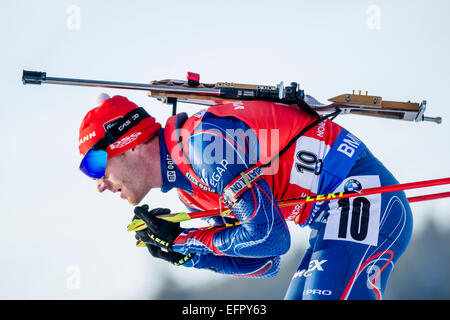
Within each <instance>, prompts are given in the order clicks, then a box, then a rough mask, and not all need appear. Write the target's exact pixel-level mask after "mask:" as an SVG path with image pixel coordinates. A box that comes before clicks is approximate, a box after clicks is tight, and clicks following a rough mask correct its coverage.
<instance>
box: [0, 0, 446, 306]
mask: <svg viewBox="0 0 450 320" xmlns="http://www.w3.org/2000/svg"><path fill="white" fill-rule="evenodd" d="M449 9H450V4H449V2H448V1H444V0H443V1H437V0H435V1H381V0H379V1H339V2H337V1H314V2H312V1H270V2H269V1H226V2H223V1H189V2H186V1H170V2H162V1H127V2H123V1H95V2H94V1H77V0H73V1H72V0H71V1H57V2H55V1H17V0H14V1H12V0H3V1H1V2H0V25H1V27H2V28H0V35H1V37H0V39H1V43H2V45H1V47H2V50H0V61H1V62H0V64H1V71H2V74H1V77H0V81H1V92H2V99H1V101H0V112H1V113H0V121H1V129H0V130H1V136H2V140H3V141H2V146H3V147H2V151H1V157H0V159H1V172H0V179H1V181H2V183H3V185H4V190H3V192H2V193H1V196H0V197H1V201H0V212H1V218H0V219H1V222H0V253H1V254H0V288H1V289H2V290H0V298H1V299H142V298H151V297H152V296H154V294H155V293H156V291H157V290H158V288H159V286H160V285H161V283H162V282H161V281H160V280H161V278H164V277H165V276H169V275H176V279H177V281H178V283H179V285H180V286H185V285H189V284H190V283H193V282H196V283H207V282H208V281H216V280H217V279H222V278H221V277H220V276H218V275H215V274H213V273H211V272H207V271H205V272H197V271H196V270H187V269H186V268H175V267H171V266H168V265H167V263H165V262H155V261H154V260H153V259H152V258H151V257H150V256H149V254H148V253H147V252H146V251H145V249H142V248H135V246H134V244H135V240H134V235H133V234H131V233H127V232H126V226H127V224H128V223H129V221H130V220H131V218H132V207H131V206H130V205H128V203H126V202H124V201H123V200H121V199H120V198H119V197H118V196H117V194H114V195H113V194H106V193H104V194H99V193H97V191H96V188H95V185H94V183H93V182H92V181H91V180H89V179H87V178H86V177H85V176H84V175H83V174H81V172H79V170H78V165H79V161H80V158H79V154H78V150H77V139H78V128H79V125H80V123H81V120H82V118H83V116H84V115H85V113H86V112H87V111H88V110H89V109H91V108H92V107H94V106H95V99H96V97H97V95H98V94H99V93H101V92H106V93H108V94H110V95H114V94H121V95H125V96H127V97H128V98H129V99H130V100H132V101H134V102H136V103H137V104H139V105H141V106H143V107H145V108H146V109H147V111H149V112H150V113H151V114H152V115H154V116H155V117H156V118H157V120H158V121H160V122H161V123H163V124H164V123H165V121H166V119H167V118H168V116H170V114H171V108H170V107H169V106H166V105H163V104H162V103H160V102H158V101H156V100H152V99H150V98H148V97H147V95H146V93H145V92H142V91H123V90H106V89H105V90H100V89H97V88H83V87H70V86H57V85H43V86H31V85H30V86H23V85H22V83H21V74H22V69H27V70H38V71H46V72H47V74H48V76H55V77H56V76H60V77H69V78H72V77H73V78H86V79H99V80H116V81H127V82H143V83H145V82H149V81H151V80H158V79H159V80H160V79H166V78H173V79H184V78H185V75H186V72H187V71H192V72H197V73H200V76H201V78H200V79H201V81H202V82H217V81H227V82H240V83H257V84H272V85H275V84H277V83H279V82H280V81H284V82H285V83H289V82H291V81H296V82H298V83H300V86H301V87H302V88H303V89H304V90H305V92H306V93H307V94H310V95H312V96H314V97H316V98H317V99H319V100H320V101H321V102H323V103H325V102H326V101H327V99H328V98H331V97H334V96H336V95H339V94H343V93H350V92H351V91H352V90H353V89H355V90H363V91H365V90H368V91H369V94H373V95H379V96H382V97H383V99H386V100H398V101H408V100H411V101H415V102H420V101H422V100H427V105H428V108H427V111H426V115H429V116H441V117H442V118H443V122H442V124H440V125H437V124H435V123H430V122H421V123H414V122H402V121H396V120H387V119H375V118H365V117H362V116H351V115H344V116H341V117H339V118H338V119H337V120H336V121H337V122H338V123H339V124H341V125H342V126H344V127H345V128H347V129H348V130H349V131H351V132H352V133H353V134H355V135H356V136H357V137H359V138H360V139H361V140H363V141H364V142H365V143H366V145H367V146H368V147H369V148H370V149H371V150H372V151H373V153H374V154H375V155H376V156H377V157H378V158H379V159H380V160H381V161H382V162H383V163H384V164H385V165H386V166H387V167H388V168H389V169H390V170H391V171H392V172H393V174H394V175H395V176H396V177H397V179H398V180H399V181H400V182H413V181H420V180H428V179H435V178H444V177H449V176H450V169H449V166H448V163H449V160H448V159H449V157H450V148H449V147H448V146H449V143H448V138H449V137H450V122H449V121H450V111H449V110H450V108H449V105H448V97H447V94H448V88H449V85H450V75H449V74H450V73H449V71H450V61H449V57H450V46H449V39H450V32H449V31H450V21H449V19H448V15H449V12H450V10H449ZM179 110H180V111H185V112H188V113H189V114H193V113H194V112H196V111H198V110H199V107H198V106H195V105H183V104H181V105H180V107H179ZM440 191H448V188H447V189H446V188H445V187H443V188H430V189H423V190H418V191H411V192H408V193H407V194H408V195H416V194H426V193H432V192H440ZM145 201H146V203H148V204H149V205H150V206H151V207H161V206H162V207H168V208H170V209H172V211H173V212H176V211H182V210H184V207H183V206H182V205H181V204H180V203H179V202H178V200H177V198H176V196H175V194H174V193H173V192H171V193H169V194H165V195H164V194H162V193H160V192H159V190H153V191H152V192H151V193H150V194H149V195H148V196H147V198H146V199H145ZM449 204H450V199H443V200H436V201H430V202H426V203H425V202H424V203H420V204H412V205H411V206H412V209H413V212H414V217H415V221H416V225H415V230H418V228H420V227H421V226H422V225H423V222H424V221H425V217H428V216H430V215H431V213H430V212H433V217H434V218H435V219H437V221H439V222H440V224H441V225H443V226H448V225H449V221H450V219H449V217H450V214H449V213H448V206H449ZM291 227H292V229H293V232H294V238H296V239H297V240H298V241H297V242H295V241H294V243H295V244H294V246H297V245H299V244H301V243H304V241H305V239H306V237H307V236H308V233H309V231H308V229H299V228H298V227H296V226H294V225H292V226H291ZM300 259H301V257H298V260H299V262H300ZM294 271H295V270H294ZM294 271H293V272H294ZM187 279H190V280H187Z"/></svg>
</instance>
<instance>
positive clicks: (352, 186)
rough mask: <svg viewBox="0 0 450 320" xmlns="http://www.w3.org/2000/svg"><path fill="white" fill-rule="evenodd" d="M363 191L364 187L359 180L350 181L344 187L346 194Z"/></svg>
mask: <svg viewBox="0 0 450 320" xmlns="http://www.w3.org/2000/svg"><path fill="white" fill-rule="evenodd" d="M361 189H362V185H361V183H360V182H359V181H358V180H355V179H350V180H348V181H347V182H346V183H345V185H344V191H345V192H355V191H359V190H361Z"/></svg>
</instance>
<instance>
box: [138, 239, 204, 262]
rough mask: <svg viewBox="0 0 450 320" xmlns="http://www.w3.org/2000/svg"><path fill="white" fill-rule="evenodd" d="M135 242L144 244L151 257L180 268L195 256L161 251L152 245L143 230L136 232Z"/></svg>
mask: <svg viewBox="0 0 450 320" xmlns="http://www.w3.org/2000/svg"><path fill="white" fill-rule="evenodd" d="M136 240H138V243H139V241H142V242H144V243H145V244H146V246H147V249H148V252H150V254H151V255H152V256H153V257H155V258H158V259H163V260H165V261H168V262H170V263H172V264H173V265H175V266H181V265H182V264H185V263H186V262H188V261H189V260H191V259H192V258H193V257H194V255H195V253H189V254H187V255H184V254H181V253H179V252H175V251H169V252H167V251H163V250H162V249H161V248H160V247H158V246H156V245H154V244H152V240H151V239H150V237H149V236H148V234H147V232H145V230H142V231H136Z"/></svg>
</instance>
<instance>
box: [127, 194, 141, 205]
mask: <svg viewBox="0 0 450 320" xmlns="http://www.w3.org/2000/svg"><path fill="white" fill-rule="evenodd" d="M143 198H144V197H140V198H136V197H133V196H127V197H126V199H127V201H128V203H129V204H131V205H132V206H137V205H139V203H141V201H142V199H143Z"/></svg>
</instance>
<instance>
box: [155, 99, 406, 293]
mask: <svg viewBox="0 0 450 320" xmlns="http://www.w3.org/2000/svg"><path fill="white" fill-rule="evenodd" d="M314 120H315V118H314V116H313V115H311V114H309V113H306V112H304V111H303V110H301V109H300V108H298V107H295V106H287V105H282V104H276V103H271V102H264V101H251V102H236V103H229V104H224V105H219V106H213V107H210V108H208V109H206V110H202V111H201V112H199V113H197V114H195V115H193V116H192V117H189V118H188V117H187V115H186V114H179V115H177V116H173V117H171V118H170V119H169V120H168V122H167V124H166V126H165V128H164V129H161V137H162V138H161V139H160V148H161V164H162V165H161V166H162V175H163V186H162V191H163V192H167V191H168V190H170V189H172V188H177V190H178V194H179V196H180V199H181V200H182V201H183V202H184V203H185V204H186V205H187V206H188V207H189V208H190V209H192V210H208V209H215V208H223V209H226V208H225V205H226V202H224V201H223V200H224V199H223V192H224V190H225V188H227V186H229V184H230V183H231V182H232V181H233V180H234V179H235V178H236V177H239V175H240V174H241V173H242V172H245V171H248V170H249V169H251V168H252V167H254V166H261V165H262V164H265V163H268V162H269V161H270V160H272V162H271V165H270V166H269V167H267V168H265V175H263V176H262V177H261V178H260V179H258V180H256V182H254V183H253V184H252V185H251V186H250V187H249V188H248V189H246V190H245V191H244V192H243V193H241V194H240V195H239V197H238V198H237V199H236V201H235V202H234V203H233V204H232V214H230V215H229V216H228V217H227V218H224V217H214V218H211V219H209V220H210V222H211V223H212V224H213V226H212V227H208V228H190V229H185V230H184V231H183V232H182V233H181V234H180V235H179V236H178V237H177V238H176V239H175V241H174V244H173V249H174V250H175V251H177V252H180V253H183V254H187V253H195V256H194V258H193V259H192V260H190V261H189V262H188V263H187V264H185V266H190V267H195V268H199V269H211V270H214V271H216V272H220V273H224V274H229V275H232V276H235V277H253V278H258V277H259V278H263V277H270V276H274V275H276V274H277V273H278V271H279V267H280V256H281V255H283V254H285V253H286V252H287V251H288V250H289V248H290V241H291V239H290V233H289V228H288V226H287V221H295V222H296V223H297V224H299V225H301V226H303V227H305V226H308V227H310V228H311V230H312V232H311V238H310V248H309V249H308V250H307V252H306V254H305V256H304V257H303V259H302V261H301V263H300V266H299V268H298V270H297V272H296V273H295V274H294V276H293V279H292V282H291V285H290V287H289V289H288V292H287V294H286V297H285V298H286V299H339V298H341V299H355V298H356V299H358V298H359V299H377V298H381V297H382V294H383V292H384V289H385V286H386V281H387V279H388V277H389V274H390V272H391V270H392V268H393V266H394V263H395V262H396V261H397V260H398V258H399V257H400V255H401V254H402V253H403V251H404V250H405V249H406V247H407V245H408V243H409V239H410V236H411V229H412V218H411V210H410V208H409V205H408V202H407V200H406V197H405V195H404V193H403V192H395V193H389V194H378V195H370V196H364V197H356V198H351V199H341V200H330V201H326V202H317V203H314V204H310V205H297V206H290V207H279V206H278V204H277V201H279V200H287V199H292V198H299V197H305V196H308V195H317V194H328V193H337V192H341V191H351V190H359V189H362V188H370V187H377V186H381V185H392V184H397V183H398V182H397V181H396V180H395V178H394V177H393V176H392V175H391V174H390V173H389V171H388V170H386V168H385V167H384V166H383V165H382V164H381V163H380V162H379V161H378V160H377V159H376V158H375V157H374V156H373V155H372V154H371V153H370V152H369V150H368V149H367V148H366V146H365V145H364V144H363V143H362V142H361V141H360V140H359V139H358V138H356V137H355V136H354V135H352V134H351V133H349V132H348V131H347V130H345V129H344V128H342V127H340V126H339V125H337V124H336V123H334V122H332V121H330V120H328V119H327V120H324V121H322V122H320V123H319V124H317V125H316V126H314V127H313V128H311V129H310V130H308V131H307V132H306V133H304V134H303V135H302V136H301V137H299V138H297V140H296V141H294V143H292V144H291V146H290V147H288V148H287V149H286V152H284V153H283V154H282V155H280V156H279V157H277V156H276V155H277V152H279V151H280V150H281V149H283V148H284V147H285V146H288V144H289V142H291V140H292V139H293V138H294V137H295V136H296V135H297V133H298V132H299V131H301V130H302V129H303V128H304V127H306V126H307V125H308V124H310V123H312V121H314Z"/></svg>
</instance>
